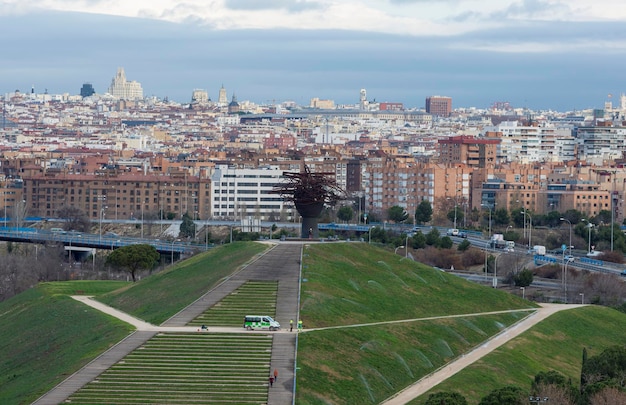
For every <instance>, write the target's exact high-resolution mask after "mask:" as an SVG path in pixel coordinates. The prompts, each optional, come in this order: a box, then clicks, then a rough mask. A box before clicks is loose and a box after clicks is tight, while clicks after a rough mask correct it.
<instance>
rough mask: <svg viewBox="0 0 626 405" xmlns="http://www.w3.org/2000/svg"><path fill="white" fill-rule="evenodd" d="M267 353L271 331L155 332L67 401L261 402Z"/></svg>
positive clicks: (264, 399) (267, 371)
mask: <svg viewBox="0 0 626 405" xmlns="http://www.w3.org/2000/svg"><path fill="white" fill-rule="evenodd" d="M271 355H272V336H271V335H263V334H248V335H246V334H236V335H229V334H213V333H159V334H158V335H156V336H155V337H153V338H152V339H150V340H149V341H147V342H146V343H145V344H144V345H142V346H141V347H140V348H139V349H138V350H135V351H133V352H132V353H130V354H129V355H128V356H126V357H125V358H124V359H122V360H121V361H120V362H119V363H117V364H115V365H114V366H113V367H111V368H109V369H108V370H106V371H105V372H104V373H102V374H101V375H100V376H99V377H98V378H97V379H96V380H94V381H92V382H90V383H89V384H87V385H85V386H84V387H83V388H82V389H80V390H79V391H77V392H76V393H74V394H73V395H72V396H71V397H70V398H69V400H70V401H71V403H75V404H76V403H78V404H83V405H86V404H120V403H123V404H156V403H159V404H181V405H188V404H197V405H201V404H220V403H222V404H225V403H233V404H234V403H236V404H259V405H260V404H267V397H268V376H269V375H270V360H271Z"/></svg>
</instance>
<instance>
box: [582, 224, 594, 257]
mask: <svg viewBox="0 0 626 405" xmlns="http://www.w3.org/2000/svg"><path fill="white" fill-rule="evenodd" d="M581 221H582V222H586V223H587V229H588V230H589V232H588V237H587V239H588V240H587V253H591V228H593V224H592V223H591V222H589V221H587V220H586V219H584V218H583V219H581Z"/></svg>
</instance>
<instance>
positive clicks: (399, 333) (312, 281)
mask: <svg viewBox="0 0 626 405" xmlns="http://www.w3.org/2000/svg"><path fill="white" fill-rule="evenodd" d="M534 307H535V305H534V304H533V303H530V302H528V301H524V300H521V299H520V298H518V297H516V296H513V295H510V294H507V293H505V292H503V291H499V290H494V289H491V288H487V287H483V286H480V285H477V284H474V283H470V282H467V281H465V280H463V279H461V278H459V277H456V276H452V275H450V274H447V273H443V272H441V271H438V270H435V269H433V268H431V267H428V266H424V265H422V264H420V263H416V262H413V261H411V260H407V259H405V258H403V257H402V256H399V255H393V254H391V253H389V252H388V251H385V250H382V249H378V248H374V247H371V246H368V245H365V244H332V245H331V244H316V245H310V246H309V247H307V249H306V250H305V253H304V258H303V283H302V301H301V315H302V318H303V321H304V324H305V329H308V328H320V327H332V328H330V329H323V330H315V331H310V332H306V333H303V334H301V335H300V337H299V346H298V367H299V368H300V370H299V371H298V375H297V387H298V389H297V393H296V395H297V403H299V404H325V403H334V404H352V403H361V404H367V403H378V402H380V401H382V400H384V399H385V398H387V397H389V396H390V395H392V394H393V393H395V392H397V391H399V390H401V389H403V388H404V387H406V386H408V385H409V384H411V383H412V382H414V381H416V380H418V379H419V378H420V377H421V376H424V375H426V374H428V373H430V372H432V371H433V370H435V369H437V368H438V367H440V366H442V365H443V364H445V363H446V362H448V361H450V360H451V359H453V358H455V357H456V356H459V355H461V354H462V353H463V352H465V351H467V350H469V349H471V348H472V347H474V346H476V345H478V344H479V343H480V342H482V341H484V340H485V339H487V338H488V337H489V336H492V335H494V334H496V333H497V332H499V331H500V330H501V329H502V328H504V327H505V326H508V325H511V324H513V323H515V322H517V321H518V320H520V319H522V318H523V317H525V316H526V315H527V314H528V309H532V308H534ZM501 310H512V311H513V312H511V313H507V314H498V315H485V316H470V315H468V316H467V317H460V318H454V319H437V320H434V319H431V320H414V319H415V318H427V317H433V316H438V315H454V314H473V313H481V312H490V311H501ZM398 320H407V321H406V322H399V323H389V324H376V325H364V326H358V327H348V326H350V325H354V324H369V323H375V322H385V321H398ZM342 326H343V327H342Z"/></svg>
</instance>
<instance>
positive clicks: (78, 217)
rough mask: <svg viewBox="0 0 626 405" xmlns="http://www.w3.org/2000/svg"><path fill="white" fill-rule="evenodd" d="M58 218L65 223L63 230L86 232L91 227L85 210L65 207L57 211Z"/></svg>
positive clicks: (71, 206) (69, 206) (70, 206)
mask: <svg viewBox="0 0 626 405" xmlns="http://www.w3.org/2000/svg"><path fill="white" fill-rule="evenodd" d="M57 216H58V217H59V218H61V219H63V220H64V221H65V223H64V224H63V229H65V230H66V231H69V230H75V231H80V232H85V231H87V230H88V229H89V227H90V226H91V222H90V221H89V218H88V217H87V215H86V214H85V212H84V211H83V210H81V209H80V208H78V207H74V206H73V205H64V206H62V207H61V208H59V209H58V210H57Z"/></svg>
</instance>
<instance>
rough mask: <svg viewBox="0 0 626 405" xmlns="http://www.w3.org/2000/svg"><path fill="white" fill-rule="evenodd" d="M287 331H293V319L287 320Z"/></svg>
mask: <svg viewBox="0 0 626 405" xmlns="http://www.w3.org/2000/svg"><path fill="white" fill-rule="evenodd" d="M289 332H293V319H290V320H289Z"/></svg>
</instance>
